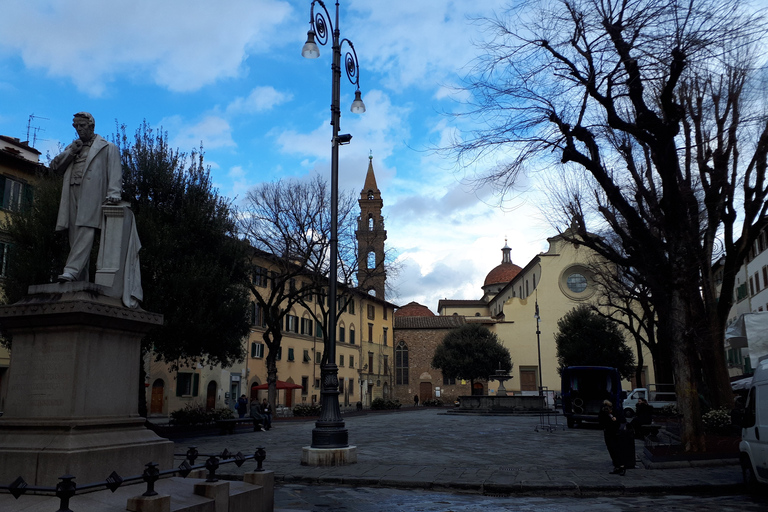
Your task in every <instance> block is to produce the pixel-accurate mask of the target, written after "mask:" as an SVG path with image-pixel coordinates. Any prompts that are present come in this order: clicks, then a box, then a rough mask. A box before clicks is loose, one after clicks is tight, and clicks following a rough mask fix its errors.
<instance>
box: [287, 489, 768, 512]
mask: <svg viewBox="0 0 768 512" xmlns="http://www.w3.org/2000/svg"><path fill="white" fill-rule="evenodd" d="M275 503H276V509H275V512H310V511H311V512H331V511H333V512H400V511H402V512H478V511H482V512H504V511H515V512H550V511H558V512H559V511H562V512H623V511H627V512H629V511H632V512H675V511H696V512H764V511H765V510H768V498H764V497H750V496H745V495H728V496H683V495H654V496H593V497H581V498H573V497H535V496H514V497H489V496H479V495H468V494H453V493H436V492H430V491H422V490H400V489H383V488H373V489H372V488H364V487H341V488H334V487H325V486H309V485H299V484H286V485H281V486H279V487H278V488H277V489H276V490H275Z"/></svg>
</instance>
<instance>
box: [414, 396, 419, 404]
mask: <svg viewBox="0 0 768 512" xmlns="http://www.w3.org/2000/svg"><path fill="white" fill-rule="evenodd" d="M413 406H414V407H418V406H419V395H413Z"/></svg>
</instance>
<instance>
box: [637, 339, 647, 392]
mask: <svg viewBox="0 0 768 512" xmlns="http://www.w3.org/2000/svg"><path fill="white" fill-rule="evenodd" d="M635 343H636V344H637V368H636V369H635V382H637V386H635V387H638V388H643V387H646V386H645V385H646V384H648V383H647V382H643V363H644V362H645V360H644V359H643V342H642V341H640V338H635Z"/></svg>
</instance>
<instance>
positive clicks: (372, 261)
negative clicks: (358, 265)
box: [366, 251, 376, 268]
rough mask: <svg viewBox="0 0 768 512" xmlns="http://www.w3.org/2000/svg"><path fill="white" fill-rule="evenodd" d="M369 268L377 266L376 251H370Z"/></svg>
mask: <svg viewBox="0 0 768 512" xmlns="http://www.w3.org/2000/svg"><path fill="white" fill-rule="evenodd" d="M366 264H367V265H368V268H376V253H375V252H373V251H371V252H369V253H368V261H367V263H366Z"/></svg>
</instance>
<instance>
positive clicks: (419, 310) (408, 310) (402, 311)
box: [395, 302, 435, 316]
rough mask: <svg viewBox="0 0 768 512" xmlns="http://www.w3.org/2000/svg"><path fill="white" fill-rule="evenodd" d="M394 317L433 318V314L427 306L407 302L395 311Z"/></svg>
mask: <svg viewBox="0 0 768 512" xmlns="http://www.w3.org/2000/svg"><path fill="white" fill-rule="evenodd" d="M395 316H435V314H434V313H433V312H432V311H430V310H429V308H428V307H427V306H422V305H421V304H419V303H418V302H409V303H408V304H406V305H405V306H403V307H401V308H399V309H398V310H397V311H395Z"/></svg>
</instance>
